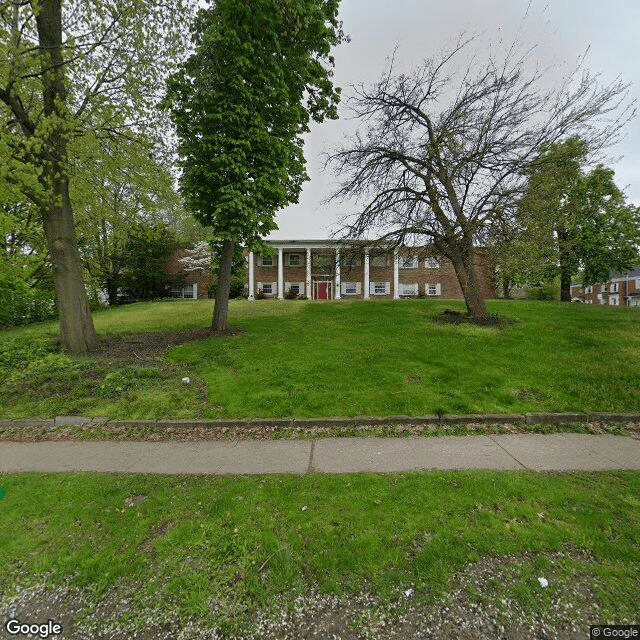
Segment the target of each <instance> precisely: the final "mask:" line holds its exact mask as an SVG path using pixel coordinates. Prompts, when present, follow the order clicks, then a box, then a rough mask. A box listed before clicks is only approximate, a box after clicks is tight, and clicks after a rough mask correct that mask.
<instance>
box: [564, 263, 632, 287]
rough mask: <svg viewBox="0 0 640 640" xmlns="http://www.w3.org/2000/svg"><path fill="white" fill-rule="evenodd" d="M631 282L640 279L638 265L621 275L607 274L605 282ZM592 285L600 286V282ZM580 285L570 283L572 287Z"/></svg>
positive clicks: (580, 283) (579, 283) (579, 284)
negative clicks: (607, 277)
mask: <svg viewBox="0 0 640 640" xmlns="http://www.w3.org/2000/svg"><path fill="white" fill-rule="evenodd" d="M627 278H628V279H629V280H632V279H633V278H640V265H636V266H635V267H631V269H629V271H623V272H622V273H614V272H613V271H612V272H611V273H610V274H609V280H608V281H607V282H611V281H612V280H626V279H627ZM594 284H601V283H600V282H595V283H594ZM581 285H582V282H572V283H571V286H572V287H579V286H581Z"/></svg>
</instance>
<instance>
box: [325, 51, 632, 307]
mask: <svg viewBox="0 0 640 640" xmlns="http://www.w3.org/2000/svg"><path fill="white" fill-rule="evenodd" d="M472 46H474V39H473V38H471V39H468V40H466V41H465V40H460V41H458V43H457V44H456V45H455V46H454V47H453V48H452V49H450V50H449V51H445V52H443V53H442V54H440V55H437V56H433V57H430V58H427V59H425V60H424V61H423V62H422V63H421V64H420V65H419V66H417V67H416V68H415V69H414V70H413V71H412V72H411V73H409V74H402V73H394V69H393V62H392V64H391V66H390V68H389V69H388V70H387V71H386V72H385V73H384V74H383V75H382V77H381V79H380V80H379V81H378V82H377V83H375V84H374V85H373V86H372V87H362V86H360V87H356V88H355V91H356V95H355V96H354V98H353V100H352V101H351V105H352V107H353V111H354V113H355V115H356V116H357V117H359V118H360V119H361V120H362V122H363V123H366V130H364V131H362V130H361V131H359V132H357V133H356V135H355V136H354V137H353V138H352V139H351V140H350V141H349V142H348V143H347V144H346V145H345V146H344V147H343V149H342V150H340V151H338V152H336V153H334V154H333V155H332V156H331V158H330V162H331V163H332V165H333V167H334V171H335V174H336V176H337V178H338V179H339V180H340V184H339V186H338V188H337V190H336V191H335V192H334V194H333V196H332V197H333V198H335V199H340V200H349V201H353V200H355V201H356V202H357V207H358V208H357V209H355V207H354V209H355V211H356V213H354V214H353V216H350V217H349V218H348V219H347V220H346V223H345V225H344V227H343V234H344V235H345V236H346V237H351V238H353V237H356V238H366V237H367V236H369V235H370V234H373V233H375V235H376V236H377V237H378V238H380V239H382V240H384V241H385V244H387V246H389V245H395V246H396V247H398V246H401V245H403V244H408V245H410V246H411V245H414V246H415V245H418V244H429V245H430V246H431V247H432V249H433V251H434V252H435V253H436V254H438V255H442V256H444V257H446V258H448V259H449V260H450V261H451V263H452V264H453V267H454V269H455V272H456V276H457V278H458V282H459V283H460V288H461V290H462V292H463V295H464V299H465V304H466V306H467V311H468V313H469V316H471V317H475V318H479V319H482V318H484V317H486V316H487V315H488V312H487V308H486V304H485V301H484V298H483V294H482V291H481V289H480V287H479V283H478V277H477V275H476V266H475V254H476V246H477V244H479V242H480V241H482V239H483V237H484V236H485V235H486V233H487V231H488V230H489V229H490V228H491V227H492V226H495V224H496V222H498V221H500V220H501V219H503V218H504V217H505V216H509V215H510V212H511V211H512V210H513V208H514V206H515V203H516V202H517V199H518V198H519V197H520V196H521V194H522V191H523V189H524V186H525V184H526V176H525V175H524V173H523V171H524V169H525V167H527V165H529V163H531V162H532V161H533V160H534V159H535V158H536V157H538V155H539V153H540V148H541V147H542V146H543V145H545V144H551V143H554V142H557V141H559V140H563V139H566V138H567V137H568V136H571V135H581V136H588V141H589V144H590V145H593V148H594V149H600V148H602V147H604V146H606V145H608V144H611V143H612V142H614V141H615V140H616V138H617V135H618V132H619V130H620V127H621V126H622V125H624V123H625V122H626V121H627V119H628V118H629V117H630V116H631V115H632V111H633V110H632V105H627V106H626V107H625V102H626V100H625V98H626V95H627V93H628V87H627V86H625V85H624V84H622V83H621V82H616V83H613V84H611V85H609V86H601V85H599V83H598V81H597V78H596V77H593V76H590V75H589V74H588V73H581V72H580V70H576V71H574V72H573V73H570V74H569V75H568V76H567V77H566V78H564V80H563V83H562V85H561V87H560V88H559V89H558V88H556V87H550V86H549V83H548V81H546V82H545V80H548V79H546V78H544V77H543V72H541V71H540V67H539V66H537V65H535V61H534V60H531V59H530V54H531V51H532V50H530V51H529V52H526V51H525V52H523V51H522V47H519V46H518V43H517V42H516V43H513V44H512V45H511V46H508V47H506V49H505V53H504V55H500V56H498V55H497V54H495V53H494V52H495V51H496V50H495V48H493V47H487V49H488V51H489V53H488V54H486V60H485V61H484V62H482V61H480V59H479V58H480V55H483V57H484V55H485V54H480V53H479V52H476V55H468V54H470V53H471V52H469V49H470V48H471V47H472ZM352 206H353V205H352Z"/></svg>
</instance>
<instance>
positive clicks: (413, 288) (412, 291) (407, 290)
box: [398, 282, 418, 296]
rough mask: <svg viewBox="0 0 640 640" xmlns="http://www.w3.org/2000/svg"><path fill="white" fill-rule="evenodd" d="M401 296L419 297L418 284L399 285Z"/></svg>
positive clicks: (403, 283)
mask: <svg viewBox="0 0 640 640" xmlns="http://www.w3.org/2000/svg"><path fill="white" fill-rule="evenodd" d="M398 286H399V289H400V295H401V296H417V295H418V283H417V282H412V283H410V284H408V283H406V282H400V283H399V285H398Z"/></svg>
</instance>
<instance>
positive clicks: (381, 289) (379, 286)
mask: <svg viewBox="0 0 640 640" xmlns="http://www.w3.org/2000/svg"><path fill="white" fill-rule="evenodd" d="M384 285H385V283H384V282H374V283H373V293H374V294H375V295H377V296H383V295H384V294H385V293H387V288H386V287H385V286H384Z"/></svg>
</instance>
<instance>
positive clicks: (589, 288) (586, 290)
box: [584, 285, 593, 293]
mask: <svg viewBox="0 0 640 640" xmlns="http://www.w3.org/2000/svg"><path fill="white" fill-rule="evenodd" d="M584 292H585V293H593V287H592V286H591V285H589V286H588V287H585V288H584Z"/></svg>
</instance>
